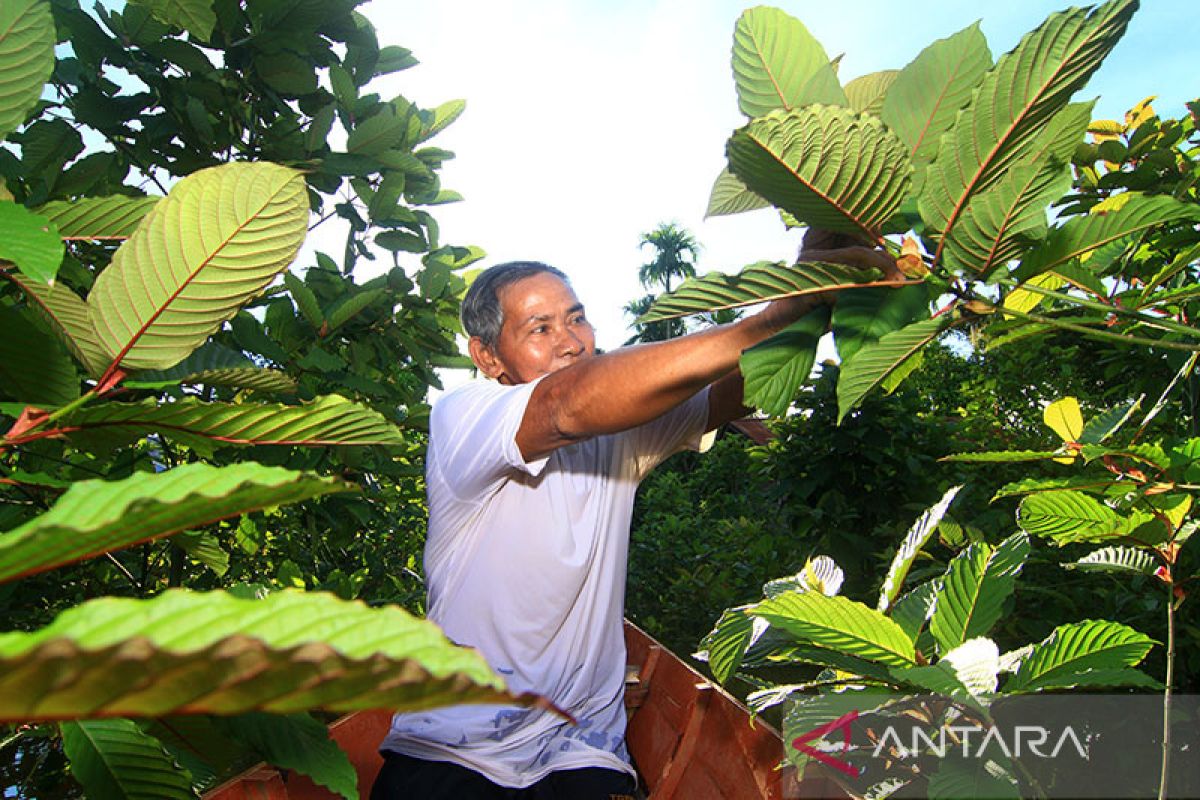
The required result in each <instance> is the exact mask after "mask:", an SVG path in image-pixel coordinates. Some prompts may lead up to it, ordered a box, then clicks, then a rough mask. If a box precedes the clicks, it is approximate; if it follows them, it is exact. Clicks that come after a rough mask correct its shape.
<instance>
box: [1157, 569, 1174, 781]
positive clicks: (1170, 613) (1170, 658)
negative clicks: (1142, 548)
mask: <svg viewBox="0 0 1200 800" xmlns="http://www.w3.org/2000/svg"><path fill="white" fill-rule="evenodd" d="M1174 680H1175V584H1174V583H1173V582H1172V583H1168V584H1167V679H1166V681H1165V683H1166V688H1165V689H1163V722H1162V768H1161V770H1160V772H1159V776H1158V800H1166V797H1167V787H1168V785H1169V784H1170V782H1171V694H1172V692H1171V684H1172V683H1173V682H1174Z"/></svg>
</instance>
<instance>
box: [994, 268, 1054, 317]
mask: <svg viewBox="0 0 1200 800" xmlns="http://www.w3.org/2000/svg"><path fill="white" fill-rule="evenodd" d="M1064 283H1066V281H1065V280H1063V279H1062V277H1060V276H1059V275H1058V274H1057V273H1054V272H1046V273H1044V274H1042V275H1035V276H1034V277H1032V278H1030V279H1029V280H1028V281H1026V282H1025V283H1024V284H1022V285H1021V287H1019V288H1016V289H1013V290H1012V291H1011V292H1009V293H1008V295H1006V296H1005V298H1004V307H1005V308H1008V309H1012V310H1014V311H1017V312H1018V313H1028V312H1030V311H1033V310H1034V309H1035V308H1037V307H1038V306H1039V305H1041V304H1042V301H1044V300H1045V299H1046V295H1044V294H1042V293H1040V292H1035V291H1033V290H1031V289H1026V288H1024V286H1026V285H1033V286H1036V287H1038V288H1041V289H1046V290H1047V291H1053V290H1055V289H1058V288H1060V287H1061V286H1062V285H1063V284H1064Z"/></svg>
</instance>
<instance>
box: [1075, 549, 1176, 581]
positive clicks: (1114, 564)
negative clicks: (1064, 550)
mask: <svg viewBox="0 0 1200 800" xmlns="http://www.w3.org/2000/svg"><path fill="white" fill-rule="evenodd" d="M1063 566H1065V567H1066V568H1067V569H1078V570H1082V571H1087V572H1122V573H1125V574H1127V575H1153V574H1154V571H1155V570H1156V569H1158V562H1157V561H1155V560H1154V556H1152V555H1150V554H1149V553H1148V552H1146V551H1145V550H1144V549H1141V548H1138V547H1121V546H1117V547H1101V548H1100V549H1099V550H1093V551H1092V552H1090V553H1088V554H1087V555H1086V556H1084V557H1083V558H1080V559H1079V560H1077V561H1074V562H1072V563H1070V564H1064V565H1063Z"/></svg>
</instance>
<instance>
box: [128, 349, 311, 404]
mask: <svg viewBox="0 0 1200 800" xmlns="http://www.w3.org/2000/svg"><path fill="white" fill-rule="evenodd" d="M179 384H202V385H205V386H229V387H232V388H235V389H250V390H252V391H260V392H280V393H285V394H292V393H295V391H296V382H295V381H294V380H292V379H291V378H290V377H288V376H287V374H285V373H283V372H280V371H278V370H274V369H260V368H259V367H256V366H254V362H253V361H251V360H250V359H248V358H246V356H244V355H243V354H242V353H239V352H238V351H236V350H232V349H230V348H228V347H225V346H223V345H219V344H217V343H216V342H206V343H205V344H203V345H201V347H200V348H199V349H198V350H196V351H195V352H193V353H192V354H191V355H190V356H188V357H187V358H185V359H184V360H183V361H180V362H179V363H178V364H176V365H175V366H173V367H171V368H169V369H164V370H144V371H142V372H138V373H137V374H135V375H134V376H133V377H131V378H129V379H127V380H125V381H124V385H125V386H128V387H131V388H135V389H139V388H140V389H162V388H166V387H168V386H176V385H179Z"/></svg>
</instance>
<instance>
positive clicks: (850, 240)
mask: <svg viewBox="0 0 1200 800" xmlns="http://www.w3.org/2000/svg"><path fill="white" fill-rule="evenodd" d="M861 244H862V240H860V239H857V238H855V237H854V236H851V235H850V234H848V233H835V232H833V231H829V230H825V229H824V228H809V229H808V230H807V231H805V232H804V241H803V242H802V243H801V245H800V250H801V252H803V251H805V250H840V249H842V248H843V247H855V246H858V245H861Z"/></svg>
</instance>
